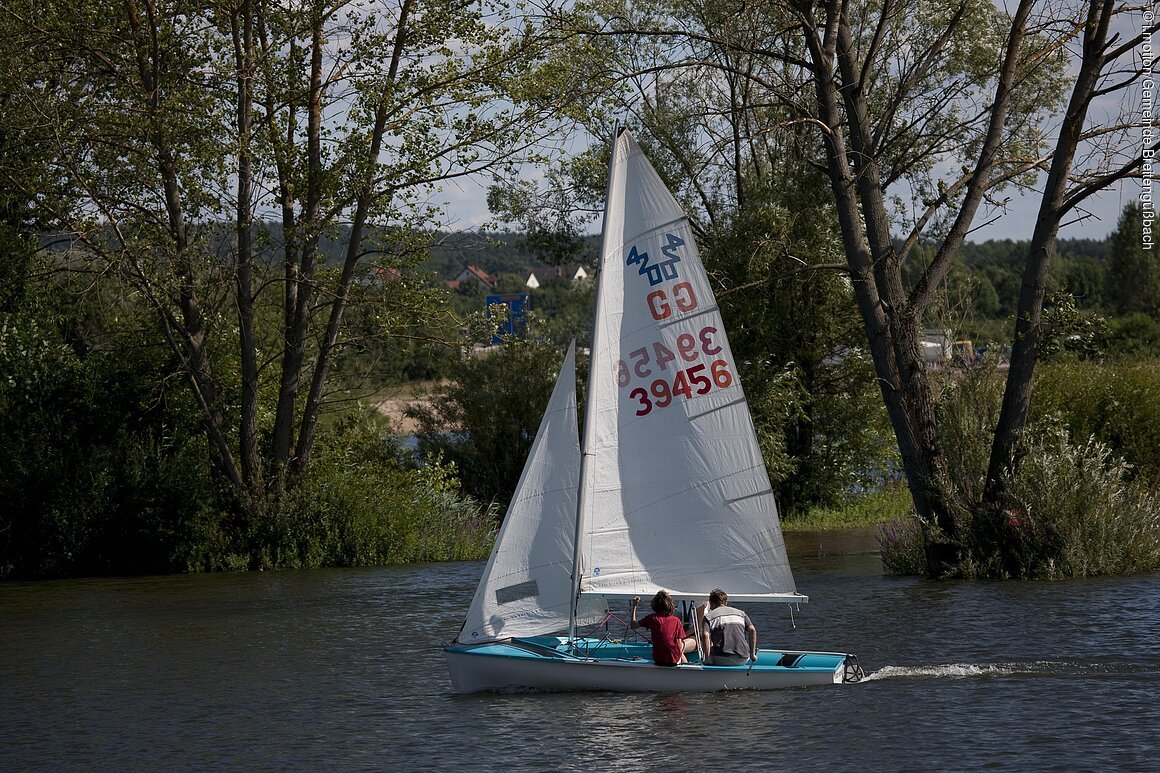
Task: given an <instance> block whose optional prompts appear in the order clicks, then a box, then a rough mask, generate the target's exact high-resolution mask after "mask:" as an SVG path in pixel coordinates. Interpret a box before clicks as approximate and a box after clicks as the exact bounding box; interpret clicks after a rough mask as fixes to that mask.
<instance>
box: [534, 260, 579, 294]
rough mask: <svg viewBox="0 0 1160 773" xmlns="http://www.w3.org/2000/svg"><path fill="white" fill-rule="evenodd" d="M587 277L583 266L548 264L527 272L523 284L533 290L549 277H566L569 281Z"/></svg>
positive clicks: (577, 280)
mask: <svg viewBox="0 0 1160 773" xmlns="http://www.w3.org/2000/svg"><path fill="white" fill-rule="evenodd" d="M587 278H588V272H587V271H585V270H584V267H583V266H550V267H547V268H533V269H529V270H528V272H527V277H526V279H524V286H525V287H527V288H528V289H529V290H535V289H536V288H537V287H540V286H541V285H543V284H544V282H547V281H548V280H549V279H566V280H568V281H569V282H579V281H582V280H584V279H587Z"/></svg>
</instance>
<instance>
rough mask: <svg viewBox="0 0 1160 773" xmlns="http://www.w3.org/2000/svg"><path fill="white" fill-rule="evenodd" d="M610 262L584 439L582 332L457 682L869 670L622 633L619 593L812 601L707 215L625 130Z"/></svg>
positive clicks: (460, 655) (498, 548) (814, 676)
mask: <svg viewBox="0 0 1160 773" xmlns="http://www.w3.org/2000/svg"><path fill="white" fill-rule="evenodd" d="M600 261H601V262H600V266H599V271H598V274H597V292H596V295H597V298H596V305H595V322H594V325H593V334H592V338H593V341H592V349H591V357H590V364H589V374H588V397H587V401H586V411H585V417H584V435H583V437H584V441H583V443H584V445H583V451H581V447H580V441H579V439H578V438H579V426H578V417H577V409H576V378H575V343H573V344H572V345H571V346H570V347H569V349H568V352H567V355H566V356H565V359H564V363H563V365H562V366H561V369H560V373H559V375H558V378H557V381H556V385H555V388H554V389H553V392H552V396H551V398H550V400H549V403H548V407H547V410H546V411H545V413H544V417H543V419H542V421H541V423H540V427H539V431H538V432H537V435H536V438H535V441H534V442H533V445H532V449H531V451H530V453H529V455H528V459H527V462H526V464H525V466H524V470H523V473H522V475H521V477H520V481H519V484H518V485H517V488H516V492H515V495H514V497H513V499H512V503H511V505H510V507H509V508H508V512H507V514H506V516H505V518H504V521H503V524H502V526H501V528H500V531H499V533H498V535H497V537H496V543H495V547H494V549H493V551H492V553H491V556H490V558H489V559H488V561H487V564H486V566H485V568H484V572H483V577H482V578H481V580H480V582H479V586H478V587H477V589H476V592H475V595H474V598H473V599H472V602H471V606H470V607H469V609H468V613H467V616H466V618H465V620H464V623H463V627H462V629H461V630H460V632H459V634H458V636H457V637H456V638H455V640H454V641H452V642H451V643H450V644H448V645H446V646H445V647H444V654H445V657H446V661H447V666H448V670H449V672H450V676H451V682H452V685H453V687H454V688H455V689H456V690H457V691H459V692H464V693H470V692H477V691H484V690H491V691H511V690H612V691H651V692H685V691H713V690H725V689H776V688H785V687H801V686H807V685H820V684H840V683H844V682H854V681H858V680H859V679H860V678H861V676H862V671H861V669H860V668H859V667H858V664H857V659H856V658H855V657H854V656H852V655H850V654H848V653H839V652H800V651H789V650H777V649H759V651H758V657H757V659H756V661H751V662H749V663H748V664H746V665H741V666H716V665H711V664H709V663H705V662H703V660H704V659H703V658H701V657H700V656H699V655H698V654H690V656H689V661H690V662H689V663H687V664H681V665H678V666H676V667H662V666H657V665H655V664H654V663H653V662H652V659H651V654H652V650H651V645H650V644H649V643H648V642H647V641H646V640H645V639H644V638H643V636H637V635H636V634H635V632H633V633H632V635H631V636H630V635H629V633H630V632H629V629H628V627H627V625H626V626H624V627H623V631H624V635H622V636H621V637H620V638H614V626H613V625H612V624H611V622H610V621H611V620H614V619H615V617H614V616H613V615H612V614H611V613H610V611H609V604H610V602H614V601H620V602H624V601H626V600H628V599H631V598H632V597H634V596H641V597H643V598H646V599H647V598H648V597H651V596H652V595H653V594H655V593H656V592H657V591H658V590H665V591H667V592H668V593H669V594H670V595H671V596H672V597H673V598H674V600H676V601H677V602H678V603H680V604H682V605H683V606H685V608H686V609H687V610H691V609H692V608H693V605H695V604H704V603H705V602H707V600H708V594H709V592H710V591H711V590H713V589H715V588H722V589H724V590H726V592H727V593H728V594H729V601H730V603H731V604H732V603H735V602H741V603H765V602H781V603H790V604H800V603H804V602H805V601H807V597H806V596H805V595H803V594H801V593H798V591H797V589H796V587H795V585H794V579H793V574H792V572H791V571H790V566H789V560H788V558H787V555H786V549H785V542H784V540H783V538H782V533H781V528H780V524H779V521H778V516H777V508H776V506H775V504H774V497H773V491H772V489H771V487H770V484H769V478H768V475H767V473H766V470H765V464H764V461H763V459H762V456H761V452H760V449H759V447H758V441H757V436H756V433H755V432H754V429H753V422H752V419H751V417H750V413H749V408H748V404H747V403H746V400H745V395H744V393H743V392H742V389H741V384H740V382H739V380H738V371H737V366H736V363H735V362H734V360H733V355H732V352H731V350H730V348H729V341H728V339H727V337H726V335H725V327H724V325H723V323H722V319H721V313H720V311H719V309H718V306H717V302H716V298H715V296H714V294H713V291H712V288H711V286H710V284H709V280H708V276H707V275H706V273H705V269H704V266H703V265H702V263H701V259H700V256H699V254H698V252H697V248H696V245H695V243H694V241H693V234H692V231H691V228H690V225H689V221H688V218H687V217H686V215H685V213H684V212H683V211H682V209H681V207H680V205H679V204H678V203H677V201H676V199H674V198H673V196H672V194H671V193H670V192H669V190H668V189H667V187H666V186H665V185H664V183H663V182H662V180H661V179H660V177H659V176H658V175H657V173H656V171H655V170H654V169H653V167H652V165H651V164H650V163H649V161H648V159H647V158H646V157H645V155H644V153H643V152H642V151H641V149H640V146H639V145H638V144H637V143H636V141H635V139H633V137H632V135H631V134H630V133H629V132H628V131H627V130H623V129H622V130H620V131H619V132H618V133H617V136H616V137H615V139H614V142H613V149H612V158H611V165H610V170H609V182H608V196H607V200H606V204H605V215H604V231H603V244H602V247H601V257H600ZM646 603H647V602H646ZM694 622H696V621H695V620H694ZM602 624H603V625H602ZM593 626H596V629H595V630H594V631H592V632H590V633H588V634H585V635H581V633H580V631H581V630H582V629H585V628H591V627H593ZM601 628H603V630H604V632H605V633H604V634H603V635H597V631H599V630H600V629H601Z"/></svg>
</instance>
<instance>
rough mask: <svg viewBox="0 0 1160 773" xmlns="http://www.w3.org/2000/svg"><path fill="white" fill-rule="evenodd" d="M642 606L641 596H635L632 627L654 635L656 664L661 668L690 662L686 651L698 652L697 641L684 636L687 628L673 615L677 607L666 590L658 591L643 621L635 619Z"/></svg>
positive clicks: (653, 648) (653, 644)
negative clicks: (646, 630)
mask: <svg viewBox="0 0 1160 773" xmlns="http://www.w3.org/2000/svg"><path fill="white" fill-rule="evenodd" d="M639 603H640V596H633V597H632V605H631V607H630V611H631V612H632V620H631V621H630V623H629V625H631V626H632V627H633V628H647V629H648V631H649V633H650V634H652V651H653V662H655V663H656V664H657V665H658V666H675V665H677V664H678V663H688V662H689V661H688V660H687V659H686V658H685V653H686V652H693V651H694V650H696V649H697V640H696V639H694V638H693V637H692V636H686V635H685V626H684V625H682V624H681V619H680V618H679V617H677V616H676V615H675V614H673V612H675V611H676V609H677V605H676V604H674V603H673V599H672V597H671V596H669V594H668V593H666V592H665V591H663V590H662V591H657V595H655V596H653V600H652V604H651V606H652V614H651V615H646V616H645V617H643V618H642V619H641V620H640V622H637V619H636V607H637V604H639Z"/></svg>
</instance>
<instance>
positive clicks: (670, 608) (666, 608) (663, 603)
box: [652, 590, 677, 615]
mask: <svg viewBox="0 0 1160 773" xmlns="http://www.w3.org/2000/svg"><path fill="white" fill-rule="evenodd" d="M676 609H677V605H676V604H674V603H673V597H672V596H670V595H669V594H668V593H666V592H665V591H663V590H660V591H657V595H655V596H653V600H652V611H653V612H656V613H657V614H658V615H671V614H672V613H673V612H674V611H676Z"/></svg>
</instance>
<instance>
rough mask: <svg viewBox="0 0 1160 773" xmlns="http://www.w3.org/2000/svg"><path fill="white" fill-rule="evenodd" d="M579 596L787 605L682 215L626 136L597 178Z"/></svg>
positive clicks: (769, 520)
mask: <svg viewBox="0 0 1160 773" xmlns="http://www.w3.org/2000/svg"><path fill="white" fill-rule="evenodd" d="M608 196H609V201H608V205H607V208H606V214H605V223H604V241H603V247H602V253H601V263H600V273H599V278H598V282H599V285H598V287H599V289H598V297H597V307H596V325H595V329H594V331H593V346H592V360H591V370H590V373H589V387H588V396H589V399H588V416H587V417H586V423H585V432H584V439H585V444H584V453H585V456H586V457H587V458H586V459H585V465H584V480H582V481H581V485H582V487H583V488H584V492H583V494H582V495H581V501H582V502H583V503H584V505H583V512H581V513H580V516H579V518H580V525H579V529H580V533H581V543H580V553H581V562H580V571H581V573H582V574H581V583H580V590H581V593H582V595H583V596H585V597H587V596H605V597H609V598H616V597H624V596H631V595H635V594H641V595H643V594H652V593H655V592H656V590H657V589H662V588H663V589H665V590H668V591H669V592H670V593H671V594H673V595H674V596H678V597H686V598H688V597H695V596H700V597H703V596H705V595H706V594H707V593H708V592H709V591H710V590H712V589H713V588H716V587H722V588H724V589H725V590H726V591H727V592H728V593H729V596H730V598H732V599H737V600H793V601H801V600H804V597H803V596H801V595H798V594H796V593H795V588H794V581H793V575H792V573H791V572H790V568H789V561H788V559H787V557H786V551H785V543H784V541H783V539H782V536H781V528H780V525H779V523H778V517H777V508H776V506H775V504H774V499H773V492H772V491H771V489H770V484H769V478H768V475H767V474H766V471H765V463H764V461H763V459H762V456H761V452H760V449H759V447H758V442H757V436H756V433H755V432H754V429H753V423H752V420H751V418H750V415H749V408H748V406H747V404H746V401H745V395H744V394H743V393H742V389H741V384H740V382H739V380H738V371H737V365H736V363H735V362H734V360H733V354H732V352H731V351H730V348H729V341H728V340H727V338H726V336H725V326H724V325H723V324H722V320H721V314H720V311H719V309H718V306H717V301H716V298H715V296H714V294H713V291H712V289H711V287H710V285H709V281H708V277H707V276H706V273H705V269H704V266H703V265H702V263H701V259H700V256H699V254H698V252H697V247H696V245H695V243H694V241H693V234H692V231H691V228H690V226H689V221H688V219H687V217H686V216H685V213H684V212H683V211H682V209H681V207H680V205H679V204H678V203H677V201H676V200H675V199H674V198H673V196H672V194H671V193H670V192H669V190H668V189H667V188H666V187H665V185H664V183H663V182H662V181H661V179H660V177H659V176H658V175H657V173H656V171H655V170H654V169H653V168H652V166H651V165H650V164H649V162H648V160H647V159H646V158H645V156H644V154H643V153H642V152H641V149H640V147H639V146H638V145H637V143H636V141H635V140H634V139H633V138H632V136H631V135H630V134H629V133H628V132H627V131H623V132H621V133H620V134H619V136H618V137H617V139H616V141H615V143H614V146H613V154H612V169H611V171H610V175H609V191H608Z"/></svg>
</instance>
